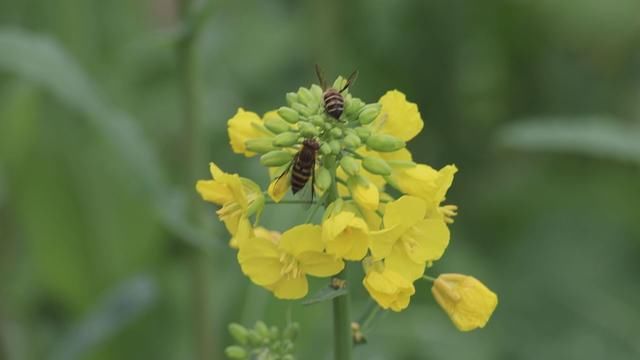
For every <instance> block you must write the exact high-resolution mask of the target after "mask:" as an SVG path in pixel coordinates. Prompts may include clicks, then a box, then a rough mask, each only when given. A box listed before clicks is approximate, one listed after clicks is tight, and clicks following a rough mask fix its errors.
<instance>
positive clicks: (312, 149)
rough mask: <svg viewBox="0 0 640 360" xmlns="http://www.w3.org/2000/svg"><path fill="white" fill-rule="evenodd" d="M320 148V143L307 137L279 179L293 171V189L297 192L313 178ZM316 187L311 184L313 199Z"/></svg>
mask: <svg viewBox="0 0 640 360" xmlns="http://www.w3.org/2000/svg"><path fill="white" fill-rule="evenodd" d="M318 149H320V144H319V143H318V141H316V140H315V139H305V140H304V141H303V142H302V148H301V149H300V151H298V153H297V154H296V155H295V156H294V157H293V160H292V161H291V163H290V164H289V166H288V167H287V169H286V170H285V171H283V172H282V174H281V175H280V176H279V177H278V180H276V181H279V180H280V179H281V178H282V177H283V176H286V175H287V174H288V173H289V172H290V173H291V191H292V192H293V193H294V194H295V193H297V192H298V191H300V189H302V188H303V187H304V186H305V184H306V183H307V182H308V181H309V178H313V176H314V171H315V167H316V156H317V153H318ZM313 195H314V189H313V184H311V198H312V200H313Z"/></svg>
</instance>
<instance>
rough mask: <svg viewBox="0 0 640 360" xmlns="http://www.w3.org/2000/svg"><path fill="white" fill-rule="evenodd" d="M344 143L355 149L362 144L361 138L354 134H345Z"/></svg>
mask: <svg viewBox="0 0 640 360" xmlns="http://www.w3.org/2000/svg"><path fill="white" fill-rule="evenodd" d="M342 143H343V144H344V145H345V146H346V147H348V148H349V149H355V148H357V147H358V146H360V145H361V144H362V143H361V142H360V138H359V137H358V136H356V135H353V134H349V135H347V136H345V137H344V139H342Z"/></svg>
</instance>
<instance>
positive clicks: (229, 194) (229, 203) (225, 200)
mask: <svg viewBox="0 0 640 360" xmlns="http://www.w3.org/2000/svg"><path fill="white" fill-rule="evenodd" d="M209 170H210V172H211V177H212V178H213V180H198V182H197V183H196V190H197V191H198V193H200V196H202V199H203V200H205V201H209V202H212V203H214V204H216V205H221V206H222V208H220V209H219V210H218V211H217V214H218V216H219V217H220V220H222V221H223V222H224V224H225V226H226V227H227V230H229V232H230V233H231V234H232V235H234V234H235V232H236V230H237V228H238V223H239V221H240V219H241V218H242V217H246V216H249V215H252V214H253V213H255V212H259V211H262V208H263V207H264V195H262V191H261V190H260V187H259V186H258V185H257V184H256V183H254V182H253V181H251V180H249V179H246V178H242V177H240V176H239V175H238V174H228V173H225V172H224V171H222V170H220V168H219V167H218V166H217V165H216V164H214V163H210V164H209Z"/></svg>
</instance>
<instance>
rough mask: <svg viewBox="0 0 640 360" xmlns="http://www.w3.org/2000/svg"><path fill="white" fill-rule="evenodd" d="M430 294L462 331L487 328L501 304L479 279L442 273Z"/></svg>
mask: <svg viewBox="0 0 640 360" xmlns="http://www.w3.org/2000/svg"><path fill="white" fill-rule="evenodd" d="M431 292H432V293H433V296H434V297H435V299H436V301H437V302H438V304H440V306H441V307H442V309H444V311H445V312H446V313H447V315H449V318H450V319H451V321H453V324H454V325H455V326H456V327H457V328H458V330H460V331H470V330H473V329H476V328H482V327H484V326H485V325H486V324H487V322H488V321H489V318H490V317H491V314H492V313H493V311H494V310H495V308H496V306H497V305H498V296H497V295H496V294H495V293H494V292H492V291H491V290H489V289H488V288H487V287H486V286H485V285H484V284H482V283H481V282H480V281H478V280H477V279H476V278H474V277H472V276H467V275H461V274H442V275H440V276H438V278H437V279H436V280H435V281H434V282H433V287H432V288H431Z"/></svg>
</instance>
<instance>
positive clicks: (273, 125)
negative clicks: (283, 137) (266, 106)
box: [264, 117, 291, 134]
mask: <svg viewBox="0 0 640 360" xmlns="http://www.w3.org/2000/svg"><path fill="white" fill-rule="evenodd" d="M264 127H266V128H267V129H269V130H270V131H271V132H273V133H276V134H280V133H283V132H285V131H289V130H290V129H291V127H290V126H289V124H288V123H287V122H286V121H284V120H282V119H281V118H280V117H272V118H269V120H265V122H264Z"/></svg>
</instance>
